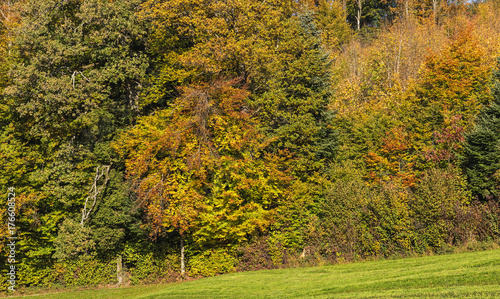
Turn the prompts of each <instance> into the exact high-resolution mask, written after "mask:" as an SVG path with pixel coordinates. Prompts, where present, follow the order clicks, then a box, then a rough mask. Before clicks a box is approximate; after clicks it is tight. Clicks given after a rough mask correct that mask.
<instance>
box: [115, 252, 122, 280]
mask: <svg viewBox="0 0 500 299" xmlns="http://www.w3.org/2000/svg"><path fill="white" fill-rule="evenodd" d="M116 279H117V280H118V285H119V286H120V285H122V284H123V260H122V256H121V255H119V256H118V258H117V259H116Z"/></svg>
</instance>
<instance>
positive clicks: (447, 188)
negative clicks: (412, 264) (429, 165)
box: [410, 167, 471, 250]
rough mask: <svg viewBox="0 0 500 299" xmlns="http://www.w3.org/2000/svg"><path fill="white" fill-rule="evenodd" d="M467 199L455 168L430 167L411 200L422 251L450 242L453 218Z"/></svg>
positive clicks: (462, 179) (461, 180) (463, 180)
mask: <svg viewBox="0 0 500 299" xmlns="http://www.w3.org/2000/svg"><path fill="white" fill-rule="evenodd" d="M470 200H471V196H470V192H469V191H468V190H467V189H466V182H465V179H464V178H463V177H462V175H461V174H460V173H459V172H458V170H457V169H456V168H453V167H449V168H448V169H431V170H429V171H427V172H426V173H425V175H424V177H423V178H422V180H421V181H420V183H419V184H418V185H417V187H416V188H415V192H414V197H413V199H412V201H411V203H410V205H411V209H412V211H413V213H414V216H413V218H414V221H415V222H414V224H413V225H414V226H415V228H416V231H417V232H418V233H419V236H420V240H419V241H420V242H422V246H423V248H424V249H425V250H428V249H435V248H439V247H443V246H444V245H445V244H447V243H451V242H452V241H453V240H450V239H449V238H448V236H449V233H450V231H451V230H452V225H453V222H452V221H453V219H454V218H455V217H456V214H457V212H458V211H459V210H460V209H463V208H465V206H466V205H467V204H468V203H470ZM450 245H451V244H450Z"/></svg>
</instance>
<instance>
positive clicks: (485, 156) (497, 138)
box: [463, 58, 500, 200]
mask: <svg viewBox="0 0 500 299" xmlns="http://www.w3.org/2000/svg"><path fill="white" fill-rule="evenodd" d="M491 90H492V95H493V101H492V102H491V104H490V105H489V106H486V107H485V108H484V109H483V111H481V113H480V115H479V118H478V122H477V124H476V127H475V128H474V130H473V131H472V132H471V133H470V134H468V136H467V138H466V140H467V144H466V148H465V159H464V161H463V169H464V171H465V173H466V174H467V178H468V181H469V184H470V187H471V189H472V192H473V194H474V195H476V196H477V197H479V199H481V200H490V199H495V200H498V199H499V195H500V193H499V191H500V190H499V188H498V187H499V184H500V58H499V59H498V66H497V69H496V71H495V72H494V73H493V87H492V89H491Z"/></svg>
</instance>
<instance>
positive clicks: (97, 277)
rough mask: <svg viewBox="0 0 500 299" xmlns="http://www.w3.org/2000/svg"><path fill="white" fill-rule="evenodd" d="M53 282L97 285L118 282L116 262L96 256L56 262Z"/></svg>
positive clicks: (68, 284)
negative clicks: (100, 259)
mask: <svg viewBox="0 0 500 299" xmlns="http://www.w3.org/2000/svg"><path fill="white" fill-rule="evenodd" d="M53 271H54V273H53V274H52V275H53V276H54V278H55V280H54V281H52V283H59V284H61V285H65V286H81V285H97V284H111V283H116V263H114V262H113V261H110V262H107V263H103V262H101V261H99V260H97V259H94V258H86V257H83V258H76V259H73V260H71V261H64V262H60V263H56V264H55V265H54V268H53Z"/></svg>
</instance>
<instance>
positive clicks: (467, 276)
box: [29, 250, 500, 299]
mask: <svg viewBox="0 0 500 299" xmlns="http://www.w3.org/2000/svg"><path fill="white" fill-rule="evenodd" d="M443 297H444V298H446V297H448V298H500V250H491V251H481V252H469V253H461V254H451V255H441V256H431V257H422V258H406V259H397V260H384V261H374V262H359V263H353V264H345V265H335V266H326V267H314V268H294V269H280V270H268V271H253V272H246V273H233V274H227V275H222V276H218V277H211V278H205V279H199V280H196V281H190V282H185V283H179V284H171V285H155V286H142V287H141V286H139V287H131V288H117V289H105V290H87V291H80V292H69V293H59V294H50V295H49V294H47V295H39V296H29V298H61V299H62V298H71V299H77V298H151V299H152V298H443Z"/></svg>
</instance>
